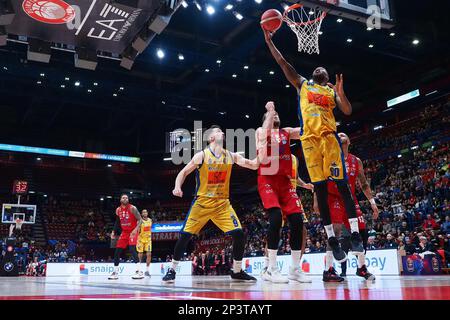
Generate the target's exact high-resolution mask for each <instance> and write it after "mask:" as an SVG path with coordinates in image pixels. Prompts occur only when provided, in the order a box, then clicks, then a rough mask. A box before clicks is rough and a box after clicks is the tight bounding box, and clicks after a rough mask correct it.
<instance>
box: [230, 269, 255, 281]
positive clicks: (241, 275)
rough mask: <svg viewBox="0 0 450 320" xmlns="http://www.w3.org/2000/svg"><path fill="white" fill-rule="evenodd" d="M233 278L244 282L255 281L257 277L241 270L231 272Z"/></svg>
mask: <svg viewBox="0 0 450 320" xmlns="http://www.w3.org/2000/svg"><path fill="white" fill-rule="evenodd" d="M230 276H231V279H233V280H235V281H244V282H255V281H256V278H255V277H252V276H251V275H249V274H248V273H247V272H245V271H244V270H241V271H240V272H233V271H232V272H231V273H230Z"/></svg>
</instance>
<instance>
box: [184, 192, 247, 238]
mask: <svg viewBox="0 0 450 320" xmlns="http://www.w3.org/2000/svg"><path fill="white" fill-rule="evenodd" d="M210 220H211V221H212V222H213V223H214V224H215V225H216V226H217V227H218V228H219V229H220V230H222V231H223V232H225V233H229V232H231V231H234V230H237V229H242V226H241V222H240V221H239V218H238V216H237V215H236V212H235V211H234V209H233V207H232V206H231V203H230V200H229V199H217V198H206V197H198V198H196V199H194V202H193V203H192V206H191V208H190V210H189V212H188V214H187V216H186V220H185V222H184V225H183V228H182V229H181V232H182V233H189V234H193V235H198V234H199V233H200V231H201V230H202V228H203V227H204V226H205V224H206V223H208V221H210Z"/></svg>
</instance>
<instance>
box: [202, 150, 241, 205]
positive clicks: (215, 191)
mask: <svg viewBox="0 0 450 320" xmlns="http://www.w3.org/2000/svg"><path fill="white" fill-rule="evenodd" d="M203 153H204V157H203V163H202V164H201V166H200V167H199V168H198V169H197V172H196V181H197V188H196V190H197V192H196V196H197V197H206V198H217V199H228V198H229V196H230V177H231V169H232V167H233V159H232V157H231V154H230V152H229V151H228V150H225V149H223V150H222V153H221V154H219V155H215V154H214V153H213V152H212V151H211V149H210V148H206V149H205V150H203Z"/></svg>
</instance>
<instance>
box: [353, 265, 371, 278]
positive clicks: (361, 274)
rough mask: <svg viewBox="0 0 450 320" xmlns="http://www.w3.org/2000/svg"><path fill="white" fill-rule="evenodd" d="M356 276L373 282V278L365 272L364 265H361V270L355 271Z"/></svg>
mask: <svg viewBox="0 0 450 320" xmlns="http://www.w3.org/2000/svg"><path fill="white" fill-rule="evenodd" d="M356 275H357V276H359V277H363V278H364V279H366V280H369V281H374V280H375V276H374V275H373V274H371V273H370V272H369V271H367V267H366V265H363V266H362V267H361V268H358V269H356Z"/></svg>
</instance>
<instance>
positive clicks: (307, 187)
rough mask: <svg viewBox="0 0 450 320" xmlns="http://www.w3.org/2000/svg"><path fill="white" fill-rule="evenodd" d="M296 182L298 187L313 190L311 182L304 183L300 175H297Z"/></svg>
mask: <svg viewBox="0 0 450 320" xmlns="http://www.w3.org/2000/svg"><path fill="white" fill-rule="evenodd" d="M297 184H298V186H299V187H300V188H303V189H308V190H311V192H314V185H313V184H312V183H306V182H305V181H303V180H302V179H300V177H298V176H297Z"/></svg>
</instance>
